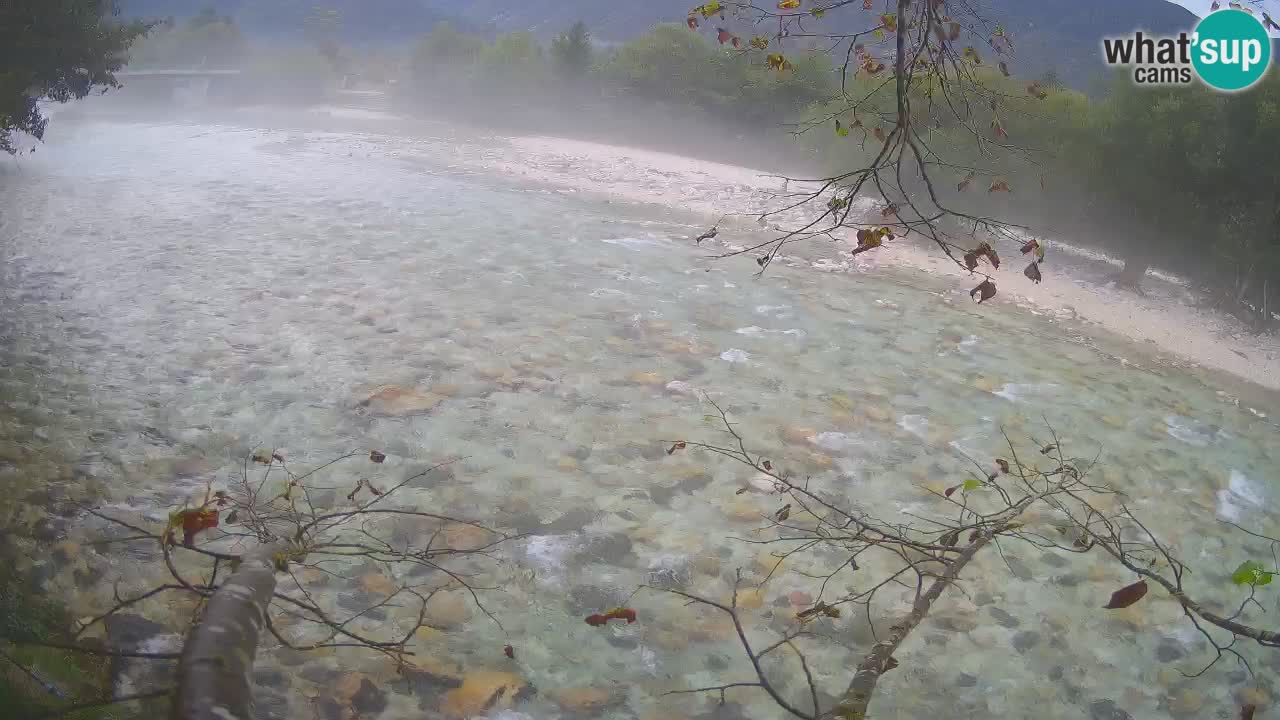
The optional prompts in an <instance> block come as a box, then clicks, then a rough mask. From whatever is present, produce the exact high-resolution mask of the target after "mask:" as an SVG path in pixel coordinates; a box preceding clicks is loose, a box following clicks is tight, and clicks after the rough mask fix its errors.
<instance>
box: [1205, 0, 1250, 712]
mask: <svg viewBox="0 0 1280 720" xmlns="http://www.w3.org/2000/svg"><path fill="white" fill-rule="evenodd" d="M1217 4H1218V3H1214V5H1217ZM1256 712H1258V706H1257V705H1254V704H1253V703H1249V704H1248V705H1241V706H1240V720H1253V714H1254V713H1256Z"/></svg>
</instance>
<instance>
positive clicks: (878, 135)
mask: <svg viewBox="0 0 1280 720" xmlns="http://www.w3.org/2000/svg"><path fill="white" fill-rule="evenodd" d="M871 134H872V135H875V136H876V139H877V140H879V141H880V142H884V141H885V134H884V129H883V128H876V129H875V130H872V131H871Z"/></svg>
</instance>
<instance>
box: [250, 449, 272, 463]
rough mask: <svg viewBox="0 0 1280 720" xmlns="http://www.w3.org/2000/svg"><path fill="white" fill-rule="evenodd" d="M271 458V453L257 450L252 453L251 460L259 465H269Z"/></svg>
mask: <svg viewBox="0 0 1280 720" xmlns="http://www.w3.org/2000/svg"><path fill="white" fill-rule="evenodd" d="M272 459H273V457H272V453H270V452H267V451H266V450H258V451H256V452H254V453H253V461H254V462H256V463H259V464H261V465H270V464H271V460H272Z"/></svg>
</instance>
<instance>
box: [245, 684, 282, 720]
mask: <svg viewBox="0 0 1280 720" xmlns="http://www.w3.org/2000/svg"><path fill="white" fill-rule="evenodd" d="M288 717H289V699H288V698H287V697H285V696H284V695H281V694H279V693H274V692H265V691H262V690H259V691H257V692H255V693H254V694H253V718H254V720H286V718H288Z"/></svg>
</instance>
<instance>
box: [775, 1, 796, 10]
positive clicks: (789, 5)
mask: <svg viewBox="0 0 1280 720" xmlns="http://www.w3.org/2000/svg"><path fill="white" fill-rule="evenodd" d="M798 7H800V0H780V2H779V3H778V9H779V10H795V9H796V8H798Z"/></svg>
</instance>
